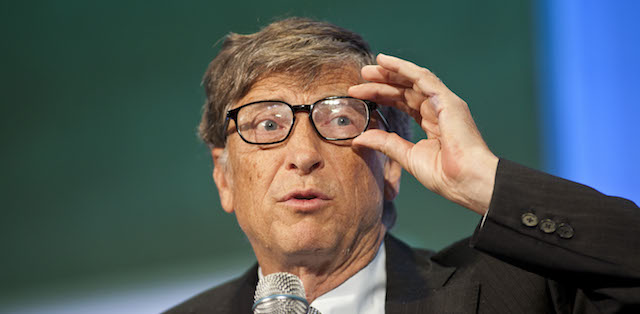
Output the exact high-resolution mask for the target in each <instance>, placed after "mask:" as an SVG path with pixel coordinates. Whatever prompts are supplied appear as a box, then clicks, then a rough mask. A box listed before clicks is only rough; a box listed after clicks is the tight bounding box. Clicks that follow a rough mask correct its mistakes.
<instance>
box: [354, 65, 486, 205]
mask: <svg viewBox="0 0 640 314" xmlns="http://www.w3.org/2000/svg"><path fill="white" fill-rule="evenodd" d="M377 62H378V65H369V66H365V67H363V68H362V77H363V78H364V79H365V80H367V81H369V83H364V84H360V85H356V86H353V87H351V88H350V89H349V95H350V96H352V97H357V98H362V99H368V100H371V101H374V102H376V103H379V104H381V105H387V106H393V107H396V108H398V109H400V110H403V111H404V112H406V113H408V114H409V115H410V116H411V117H413V118H414V119H415V120H416V122H417V123H418V124H419V125H420V126H421V127H422V129H423V130H424V131H425V133H426V134H427V138H426V139H422V140H420V141H418V142H417V143H416V144H413V143H411V142H408V141H406V140H404V139H402V138H401V137H400V136H398V135H397V134H395V133H387V132H385V131H382V130H377V129H373V130H369V131H366V132H365V133H363V134H362V135H360V136H358V137H357V138H355V139H354V140H353V145H359V146H364V147H368V148H371V149H375V150H378V151H381V152H382V153H384V154H386V155H387V156H389V157H390V158H392V159H393V160H395V161H397V162H398V163H399V164H400V165H401V166H402V167H403V168H404V169H405V170H407V171H408V172H409V173H411V174H412V175H413V176H414V177H416V178H417V179H418V181H420V183H422V184H423V185H424V186H425V187H427V188H428V189H430V190H432V191H434V192H436V193H438V194H440V195H442V196H444V197H446V198H447V199H449V200H451V201H454V202H456V203H458V204H460V205H462V206H464V207H467V208H469V209H471V210H473V211H474V212H477V213H479V214H481V215H483V214H484V213H485V212H486V210H487V209H488V207H489V203H490V201H491V194H492V192H493V185H494V180H495V173H496V169H497V165H498V158H497V157H496V156H495V155H494V154H493V153H492V152H491V151H490V150H489V148H488V147H487V145H486V144H485V142H484V140H483V139H482V136H481V135H480V132H479V131H478V128H477V127H476V125H475V122H474V121H473V118H472V117H471V113H470V112H469V107H468V106H467V104H466V103H465V102H464V101H463V100H462V99H460V98H459V97H458V96H457V95H456V94H454V93H453V92H451V91H450V90H449V89H448V88H447V87H446V86H445V85H444V84H443V83H442V81H440V79H438V77H436V76H435V75H434V74H433V73H431V72H430V71H429V70H427V69H426V68H422V67H419V66H417V65H415V64H413V63H411V62H408V61H405V60H402V59H399V58H396V57H392V56H387V55H383V54H379V55H378V57H377Z"/></svg>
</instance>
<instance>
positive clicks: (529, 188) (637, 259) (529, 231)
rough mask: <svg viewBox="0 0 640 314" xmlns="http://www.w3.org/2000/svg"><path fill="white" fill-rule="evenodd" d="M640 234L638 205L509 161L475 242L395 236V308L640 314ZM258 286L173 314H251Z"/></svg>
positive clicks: (229, 286) (248, 277)
mask: <svg viewBox="0 0 640 314" xmlns="http://www.w3.org/2000/svg"><path fill="white" fill-rule="evenodd" d="M523 214H528V217H531V215H534V216H535V217H536V218H537V220H538V221H539V222H540V223H538V224H535V225H533V226H532V223H531V221H529V222H528V223H526V221H524V219H523ZM545 219H549V221H551V222H549V221H547V222H546V228H541V225H542V222H543V221H545ZM549 224H551V226H550V225H549ZM561 224H564V225H565V227H564V231H565V232H563V233H562V235H563V237H561V236H560V232H559V231H557V230H558V229H559V228H558V226H560V225H561ZM566 226H569V227H570V231H572V232H570V233H567V232H566V230H567V228H566ZM638 228H640V212H639V210H638V208H637V207H636V206H635V204H633V203H632V202H630V201H627V200H624V199H620V198H615V197H607V196H604V195H602V194H600V193H599V192H597V191H595V190H593V189H591V188H589V187H586V186H583V185H579V184H576V183H574V182H570V181H566V180H562V179H559V178H556V177H553V176H550V175H547V174H544V173H541V172H537V171H535V170H531V169H528V168H526V167H522V166H519V165H517V164H514V163H511V162H509V161H506V160H501V161H500V163H499V165H498V172H497V176H496V186H495V189H494V195H493V197H492V201H491V205H490V209H489V215H488V216H487V219H486V221H485V223H484V225H483V226H482V227H478V229H476V232H475V233H474V235H473V237H472V238H471V239H465V240H462V241H460V242H458V243H455V244H453V245H452V246H450V247H448V248H446V249H444V250H442V251H441V252H439V253H437V254H433V252H431V251H427V250H416V249H411V248H409V247H408V246H406V245H405V244H404V243H402V242H400V241H399V240H397V239H396V238H394V237H393V236H390V235H387V237H386V238H385V247H386V250H387V251H386V253H387V296H386V306H385V310H386V313H387V314H393V313H403V314H410V313H411V314H412V313H416V314H417V313H640V236H638V234H639V232H638V231H637V230H638ZM543 229H544V230H543ZM256 283H257V265H254V267H252V268H251V269H250V270H248V271H247V272H246V273H245V274H244V275H243V276H242V277H240V278H238V279H235V280H233V281H231V282H228V283H226V284H223V285H221V286H219V287H216V288H213V289H210V290H208V291H205V292H203V293H201V294H199V295H197V296H195V297H193V298H191V299H189V300H187V301H185V302H184V303H182V304H180V305H178V306H176V307H174V308H173V309H170V310H169V311H168V312H166V313H234V314H237V313H251V305H252V303H253V294H254V289H255V286H256Z"/></svg>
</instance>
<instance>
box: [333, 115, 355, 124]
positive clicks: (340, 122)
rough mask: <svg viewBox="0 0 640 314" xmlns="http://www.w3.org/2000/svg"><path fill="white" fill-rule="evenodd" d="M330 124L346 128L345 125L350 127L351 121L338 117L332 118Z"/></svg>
mask: <svg viewBox="0 0 640 314" xmlns="http://www.w3.org/2000/svg"><path fill="white" fill-rule="evenodd" d="M331 123H335V124H336V125H338V126H347V125H351V119H349V118H347V117H345V116H340V117H336V118H333V120H331Z"/></svg>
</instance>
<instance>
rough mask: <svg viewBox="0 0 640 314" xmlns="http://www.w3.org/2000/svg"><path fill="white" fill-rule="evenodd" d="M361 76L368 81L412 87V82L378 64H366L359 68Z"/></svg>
mask: <svg viewBox="0 0 640 314" xmlns="http://www.w3.org/2000/svg"><path fill="white" fill-rule="evenodd" d="M361 73H362V78H364V79H365V80H367V81H370V82H377V83H387V84H392V85H397V86H402V87H408V88H411V87H413V82H412V81H411V80H410V79H409V78H407V77H405V76H403V75H400V74H398V73H396V72H391V71H389V70H387V69H385V68H383V67H381V66H379V65H367V66H364V67H363V68H362V70H361Z"/></svg>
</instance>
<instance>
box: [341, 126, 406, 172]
mask: <svg viewBox="0 0 640 314" xmlns="http://www.w3.org/2000/svg"><path fill="white" fill-rule="evenodd" d="M352 144H353V145H355V146H361V147H367V148H370V149H374V150H377V151H379V152H382V153H383V154H385V155H387V156H389V158H391V159H393V160H395V161H397V162H398V163H399V164H400V166H402V168H404V169H408V166H409V158H408V155H409V151H410V150H411V148H412V147H413V145H414V144H413V143H411V142H409V141H407V140H405V139H403V138H401V137H400V136H399V135H398V134H395V133H387V132H385V131H382V130H377V129H373V130H368V131H366V132H364V133H362V134H360V135H359V136H358V137H356V138H354V139H353V142H352Z"/></svg>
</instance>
